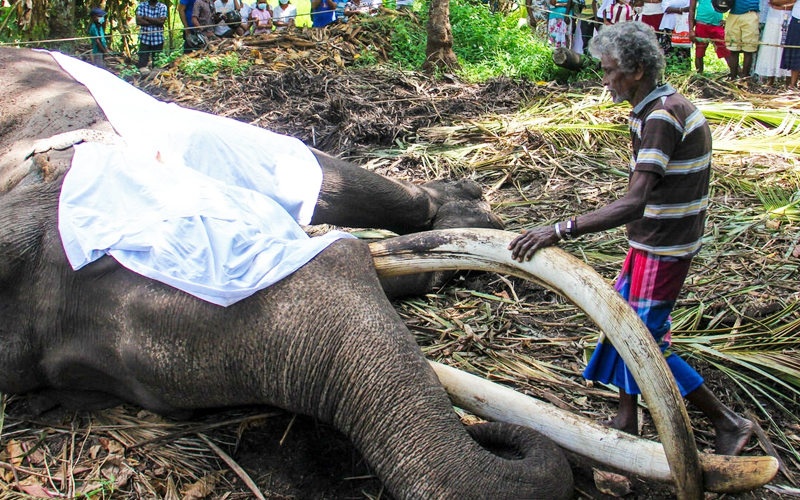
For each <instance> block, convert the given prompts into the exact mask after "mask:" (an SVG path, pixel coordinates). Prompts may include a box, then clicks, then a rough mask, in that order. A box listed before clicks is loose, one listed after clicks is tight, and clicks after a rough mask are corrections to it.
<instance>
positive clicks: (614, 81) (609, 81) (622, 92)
mask: <svg viewBox="0 0 800 500" xmlns="http://www.w3.org/2000/svg"><path fill="white" fill-rule="evenodd" d="M600 65H601V67H602V68H603V85H605V86H606V87H607V88H608V91H609V92H611V98H612V99H614V102H615V103H617V104H619V103H621V102H623V101H630V100H631V98H633V96H634V95H635V94H636V90H637V89H638V88H639V82H640V79H639V78H640V77H639V78H637V76H638V74H637V73H625V72H623V71H622V70H621V69H620V67H619V61H617V60H616V59H614V58H613V57H611V56H609V55H607V54H603V55H602V57H601V58H600Z"/></svg>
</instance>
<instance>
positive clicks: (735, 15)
mask: <svg viewBox="0 0 800 500" xmlns="http://www.w3.org/2000/svg"><path fill="white" fill-rule="evenodd" d="M760 8H761V2H760V0H736V2H734V3H733V7H731V11H730V13H728V18H727V19H726V20H725V45H726V46H727V47H728V50H730V51H731V56H730V58H729V59H728V65H729V66H730V68H731V80H735V79H736V78H739V77H742V78H747V77H748V76H750V69H751V68H752V67H753V54H755V53H756V51H757V50H758V19H759V10H760ZM742 52H744V57H742V68H741V71H739V54H741V53H742Z"/></svg>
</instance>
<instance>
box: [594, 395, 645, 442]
mask: <svg viewBox="0 0 800 500" xmlns="http://www.w3.org/2000/svg"><path fill="white" fill-rule="evenodd" d="M638 403H639V396H638V394H628V393H626V392H625V391H623V390H622V389H620V390H619V408H618V409H617V415H616V416H615V417H612V418H609V419H608V420H603V421H601V422H600V423H601V424H603V425H605V426H608V427H613V428H614V429H619V430H621V431H622V432H627V433H628V434H633V435H634V436H638V435H639V408H638Z"/></svg>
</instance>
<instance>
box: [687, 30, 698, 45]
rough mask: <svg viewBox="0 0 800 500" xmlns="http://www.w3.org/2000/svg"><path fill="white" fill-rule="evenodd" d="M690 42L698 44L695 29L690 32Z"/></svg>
mask: <svg viewBox="0 0 800 500" xmlns="http://www.w3.org/2000/svg"><path fill="white" fill-rule="evenodd" d="M689 40H691V41H692V43H697V35H695V34H694V30H693V29H690V30H689Z"/></svg>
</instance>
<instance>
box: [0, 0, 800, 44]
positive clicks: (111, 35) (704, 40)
mask: <svg viewBox="0 0 800 500" xmlns="http://www.w3.org/2000/svg"><path fill="white" fill-rule="evenodd" d="M798 1H800V0H798ZM498 3H506V4H513V5H517V6H519V7H522V6H523V5H522V4H520V3H519V2H510V1H508V0H498ZM537 9H539V10H541V11H543V12H546V13H548V14H559V15H560V16H562V17H564V18H567V19H575V20H579V21H585V20H588V21H589V22H591V23H592V24H595V25H598V26H604V25H605V24H604V23H603V22H601V21H597V20H596V19H594V18H592V19H587V18H585V17H580V16H576V15H574V14H569V13H566V14H563V13H561V12H558V11H554V10H550V9H548V8H541V7H537ZM330 12H336V9H330V10H321V11H318V12H308V13H302V14H296V17H304V16H311V15H313V14H327V13H330ZM9 15H10V13H9ZM242 22H247V21H245V20H242ZM217 26H219V23H217V24H207V25H203V26H195V27H194V28H198V29H204V28H215V27H217ZM186 29H187V28H172V29H166V28H165V29H164V33H167V32H169V33H172V32H182V31H185V30H186ZM655 32H656V34H658V35H672V34H673V33H672V32H669V31H658V30H655ZM138 36H139V34H138V33H109V34H108V35H106V38H112V39H113V38H114V37H118V38H124V37H138ZM99 38H102V37H99V36H80V37H72V38H49V39H42V40H28V41H18V42H0V47H7V46H19V45H38V44H42V43H59V42H72V41H83V40H86V41H91V40H94V39H99ZM697 40H698V41H699V42H701V43H717V42H723V43H725V40H724V39H718V38H698V39H697ZM692 45H696V43H692ZM757 45H758V46H761V45H763V46H766V47H779V48H784V49H800V45H784V44H775V43H766V42H762V41H760V40H759V41H758V42H757ZM119 53H120V52H109V54H119Z"/></svg>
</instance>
